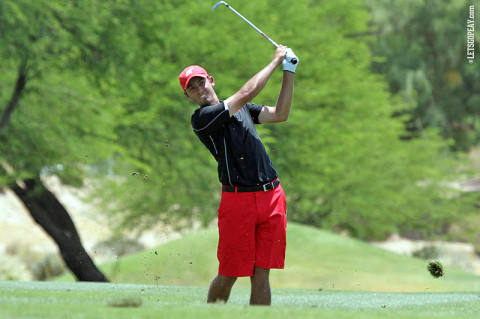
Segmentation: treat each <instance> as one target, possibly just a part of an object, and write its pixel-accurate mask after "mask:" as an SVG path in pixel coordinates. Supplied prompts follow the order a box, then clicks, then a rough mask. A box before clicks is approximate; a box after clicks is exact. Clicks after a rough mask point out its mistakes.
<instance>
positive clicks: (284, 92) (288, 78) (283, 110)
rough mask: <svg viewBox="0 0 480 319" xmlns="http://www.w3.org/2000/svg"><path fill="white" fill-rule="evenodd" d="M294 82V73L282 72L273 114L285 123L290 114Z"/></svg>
mask: <svg viewBox="0 0 480 319" xmlns="http://www.w3.org/2000/svg"><path fill="white" fill-rule="evenodd" d="M294 82H295V73H292V72H288V71H284V72H283V80H282V88H281V89H280V94H279V95H278V99H277V104H276V105H275V113H277V115H278V117H279V119H280V120H282V121H286V120H287V118H288V115H289V114H290V108H291V106H292V99H293V87H294Z"/></svg>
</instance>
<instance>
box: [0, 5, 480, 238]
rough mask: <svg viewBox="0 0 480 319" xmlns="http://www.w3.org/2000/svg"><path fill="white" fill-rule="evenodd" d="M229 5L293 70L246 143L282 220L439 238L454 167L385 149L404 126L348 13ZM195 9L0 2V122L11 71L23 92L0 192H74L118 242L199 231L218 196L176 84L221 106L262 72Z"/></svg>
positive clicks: (423, 149) (259, 45)
mask: <svg viewBox="0 0 480 319" xmlns="http://www.w3.org/2000/svg"><path fill="white" fill-rule="evenodd" d="M229 3H230V2H229ZM230 4H231V5H232V6H233V7H235V8H237V9H238V10H239V11H241V12H242V14H244V15H245V16H246V17H247V18H248V19H250V20H252V21H254V22H255V24H256V25H257V26H258V27H259V28H260V29H262V30H264V31H265V32H266V33H267V34H268V35H269V36H271V37H272V38H273V39H275V40H277V41H278V42H279V43H283V44H286V45H288V46H290V47H292V48H293V49H294V50H295V52H296V53H297V54H298V56H299V57H300V59H301V62H300V65H299V67H298V69H297V70H298V72H297V75H296V87H295V97H294V105H293V109H292V112H291V117H290V119H289V121H288V122H287V123H285V124H277V125H264V126H261V128H259V133H260V134H261V136H262V139H263V140H264V142H265V143H266V144H267V145H266V146H267V148H268V149H269V152H270V154H271V156H272V160H273V163H274V165H275V167H276V168H277V170H278V171H279V173H280V178H281V180H282V182H283V185H284V186H285V189H286V191H287V195H288V205H289V218H290V219H291V220H293V221H299V222H302V223H307V224H312V225H315V226H320V227H324V228H328V229H335V230H339V231H348V232H349V233H350V234H352V235H354V236H357V237H360V238H376V239H380V238H384V237H385V236H386V235H387V234H389V233H391V232H400V233H403V234H408V235H415V236H433V235H435V234H439V233H443V232H444V231H445V229H446V228H447V227H448V225H450V224H451V223H452V222H453V220H454V219H456V218H457V217H456V214H457V213H458V210H459V208H458V207H459V206H458V201H459V200H461V198H460V197H455V196H456V194H454V193H453V191H451V190H448V189H445V188H444V187H442V185H444V184H445V182H446V181H448V180H449V178H450V176H451V174H452V173H455V172H454V170H453V168H454V166H455V165H456V164H458V163H459V162H458V161H457V162H455V159H454V158H453V156H452V154H449V153H448V152H447V151H446V150H447V149H448V148H449V147H450V146H451V145H452V142H451V141H450V140H444V139H442V138H440V136H439V132H437V131H436V130H434V129H425V130H422V131H421V133H420V134H419V137H418V138H416V139H413V140H410V141H406V140H401V139H399V136H401V135H402V134H403V133H404V129H403V121H405V120H409V119H410V117H405V116H404V117H397V118H392V117H391V115H392V113H394V112H397V113H398V110H399V109H400V110H401V109H402V108H403V107H404V105H405V104H404V101H403V100H402V99H401V97H398V98H392V97H391V96H390V95H389V93H388V85H387V84H386V82H385V80H384V79H383V78H382V77H381V76H379V75H378V74H373V73H372V72H371V70H370V69H371V61H372V59H374V58H372V54H371V52H370V48H369V45H370V44H371V43H374V42H373V41H374V38H373V37H372V36H363V34H369V33H370V31H371V30H372V29H373V28H372V27H371V26H370V25H369V21H370V20H371V16H370V13H369V12H368V11H367V9H366V8H365V7H364V3H363V1H360V0H355V1H347V0H341V1H333V0H328V1H322V2H319V1H307V0H302V1H297V2H295V9H294V10H286V9H285V10H284V9H277V8H282V7H284V8H288V7H289V5H290V2H286V1H263V2H259V1H243V2H241V1H237V2H235V1H234V2H231V3H230ZM211 6H212V4H211V3H207V2H205V1H194V2H185V1H159V0H144V1H126V0H124V1H114V0H105V1H96V0H83V1H67V2H64V1H54V2H52V1H47V0H39V1H35V2H32V1H27V0H19V1H13V0H6V1H3V2H2V5H1V6H0V8H1V10H2V11H1V13H0V20H1V21H0V22H1V26H2V27H1V28H0V37H1V42H0V56H1V59H0V67H1V68H2V76H1V77H0V84H1V85H0V110H3V109H4V108H5V105H7V103H8V101H9V100H10V97H11V92H12V91H13V88H14V85H15V81H16V78H17V77H18V72H19V70H20V68H21V67H22V66H25V68H24V69H25V70H26V74H27V86H26V89H25V90H24V92H22V96H21V100H20V102H19V106H18V107H17V109H16V110H15V112H14V113H13V115H12V118H11V122H10V123H9V125H8V126H7V127H6V128H5V129H4V130H3V131H1V132H0V160H1V161H5V162H7V163H9V164H10V165H12V166H13V167H14V169H15V171H16V175H15V176H10V177H9V178H6V177H5V176H3V177H1V178H2V179H1V180H0V182H1V183H2V185H5V184H7V183H8V182H11V181H12V180H14V179H15V178H18V177H29V176H32V175H34V174H35V175H36V174H38V173H39V172H48V173H59V174H60V175H61V176H62V178H63V180H64V181H65V182H68V183H70V184H76V185H79V184H80V183H81V181H84V180H85V179H84V178H85V177H86V176H88V177H91V178H92V179H89V181H91V180H93V178H95V180H96V181H95V182H94V183H92V184H94V186H95V187H96V191H95V195H96V196H97V197H101V198H102V200H103V203H104V205H105V206H104V207H105V211H106V212H111V213H112V223H114V224H116V225H118V226H119V227H150V226H151V225H153V224H154V223H156V222H158V221H165V222H168V223H172V224H174V225H177V226H184V225H186V223H187V222H188V220H191V219H192V218H194V219H200V220H201V221H202V222H203V223H205V224H206V223H208V222H209V221H211V220H212V219H213V218H214V217H215V215H216V209H217V206H218V201H219V195H220V194H219V189H220V187H219V184H218V181H217V176H216V163H215V161H214V159H213V158H212V157H211V155H210V154H209V152H208V151H207V150H206V149H205V148H204V147H203V145H202V144H201V143H200V142H199V141H198V139H197V137H196V136H195V134H194V133H193V132H192V129H191V126H190V116H191V114H192V113H193V110H194V109H195V108H196V106H195V105H193V104H191V102H189V101H188V100H187V99H185V97H184V96H183V92H182V91H181V88H180V86H179V84H178V74H179V72H180V71H181V70H182V69H183V68H184V67H185V66H187V65H190V64H201V65H203V66H204V67H205V68H206V69H207V70H208V71H209V73H210V74H211V75H213V76H214V77H215V89H216V90H217V93H218V95H219V97H220V98H221V99H223V98H226V97H228V96H230V95H231V94H233V93H234V92H236V91H237V90H238V89H239V88H240V87H241V86H242V85H243V83H245V82H246V81H247V80H248V79H249V78H250V77H251V76H253V75H254V74H255V73H256V72H257V71H258V70H260V69H261V68H262V67H263V66H264V65H266V64H267V63H268V62H269V61H270V59H271V58H272V57H273V47H272V46H271V45H270V44H268V43H267V42H266V41H265V39H263V38H262V37H261V36H260V35H258V34H257V33H256V32H255V31H254V30H251V28H250V27H249V26H248V25H246V24H245V23H244V22H243V21H242V20H241V19H239V18H238V17H237V16H235V15H234V14H233V13H232V12H231V11H230V10H228V9H227V8H225V7H223V6H222V7H219V8H217V9H216V10H215V11H213V12H212V11H211V10H210V9H211ZM305 21H308V22H309V23H308V25H306V24H305ZM398 41H400V40H398ZM399 47H400V49H403V47H402V46H399ZM392 48H394V46H392ZM422 49H423V47H422V46H418V45H417V46H416V50H420V51H421V50H422ZM396 54H399V55H400V53H396ZM376 61H378V59H376ZM468 72H470V73H469V74H471V75H472V77H473V78H474V77H475V76H476V75H475V74H476V73H475V72H474V71H472V70H470V69H469V71H468ZM387 78H388V75H387ZM280 79H281V72H280V71H278V72H276V73H275V74H274V75H273V76H272V78H271V80H270V83H269V84H268V85H267V87H266V88H265V89H264V90H263V91H262V92H261V94H260V95H259V96H258V97H257V99H256V100H255V101H254V102H257V103H259V104H266V105H274V104H275V101H276V98H277V96H278V91H279V87H280ZM469 83H474V82H469ZM462 94H463V93H462ZM408 102H409V104H408V105H409V106H410V107H411V106H412V105H415V101H414V100H409V101H408ZM407 116H408V115H407ZM58 164H61V166H59V165H58ZM59 168H61V170H60V171H58V169H59ZM87 173H89V174H90V175H87ZM134 173H135V174H134ZM3 175H5V174H3ZM97 181H98V182H97ZM446 195H448V196H446Z"/></svg>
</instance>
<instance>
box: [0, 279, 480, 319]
mask: <svg viewBox="0 0 480 319" xmlns="http://www.w3.org/2000/svg"><path fill="white" fill-rule="evenodd" d="M206 292H207V288H206V287H202V288H198V287H165V286H152V285H132V284H112V283H109V284H101V283H73V282H0V318H2V319H10V318H12V319H13V318H15V319H20V318H32V319H34V318H49V319H50V318H69V319H70V318H71V319H77V318H95V319H100V318H105V319H109V318H112V319H113V318H115V319H118V318H129V319H130V318H131V319H135V318H142V319H148V318H198V319H203V318H205V319H207V318H208V319H210V318H231V319H235V318H253V319H255V318H261V319H270V318H271V319H278V318H289V319H290V318H302V319H308V318H316V319H322V318H336V319H342V318H355V319H367V318H368V319H375V318H392V319H410V318H476V317H477V318H478V314H479V313H480V293H473V292H472V293H373V292H340V291H325V290H322V291H319V290H305V289H274V290H273V305H272V306H271V307H248V306H247V301H248V295H249V289H247V288H234V290H233V291H232V298H231V300H230V301H229V303H228V304H227V305H218V304H217V305H209V304H206V303H205V296H206ZM122 305H123V306H122Z"/></svg>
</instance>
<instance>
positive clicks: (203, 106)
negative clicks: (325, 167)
mask: <svg viewBox="0 0 480 319" xmlns="http://www.w3.org/2000/svg"><path fill="white" fill-rule="evenodd" d="M292 58H296V56H295V54H294V53H293V51H292V50H291V49H289V48H287V47H286V46H282V45H280V46H278V48H277V49H276V51H275V55H274V58H273V59H272V61H271V62H270V63H269V64H268V65H267V66H265V67H264V68H263V69H262V70H261V71H260V72H258V73H257V74H256V75H255V76H253V77H252V78H251V79H250V80H249V81H247V83H245V84H244V85H243V87H242V88H241V89H240V90H239V91H238V92H237V93H235V94H234V95H232V96H231V97H229V98H227V99H226V100H223V101H220V100H219V99H218V97H217V94H216V93H215V90H214V86H215V82H214V79H213V77H212V76H210V75H208V73H207V71H205V69H203V68H202V67H200V66H198V65H192V66H189V67H187V68H185V69H184V70H183V71H182V73H180V76H179V79H180V85H181V86H182V89H183V90H184V93H185V96H186V97H187V98H188V99H189V100H191V101H192V102H194V103H195V104H197V105H198V106H200V107H199V108H198V109H196V110H195V112H194V113H193V115H192V127H193V131H194V132H195V133H196V134H197V136H198V138H199V139H200V141H201V142H202V143H203V144H204V145H205V146H206V147H207V149H208V150H209V151H210V153H211V154H212V155H213V157H215V159H216V160H217V162H218V177H219V180H220V182H221V183H222V185H223V186H222V196H221V201H220V207H219V209H218V228H219V234H220V236H219V243H218V250H217V257H218V260H219V270H218V275H217V276H216V277H215V278H214V279H213V281H212V283H211V285H210V289H209V292H208V299H207V302H209V303H212V302H217V301H223V302H227V301H228V298H229V296H230V291H231V289H232V287H233V284H234V283H235V281H236V280H237V278H238V277H250V281H251V287H252V290H251V297H250V304H251V305H270V304H271V292H270V282H269V274H270V269H272V268H277V269H283V268H284V263H285V248H286V226H287V217H286V210H287V207H286V201H285V194H284V192H283V189H282V186H281V185H280V181H279V179H278V176H277V172H276V170H275V168H274V167H273V165H272V163H271V161H270V157H269V156H268V154H267V152H266V150H265V147H264V146H263V144H262V142H261V141H260V138H259V137H258V135H257V132H256V130H255V126H254V124H260V123H275V122H283V121H286V120H287V118H288V114H289V113H290V107H291V104H292V96H293V86H294V75H295V69H296V66H297V65H298V64H297V63H295V64H292V63H291V62H290V61H291V59H292ZM297 60H298V58H297ZM282 64H283V82H282V87H281V89H280V94H279V96H278V100H277V103H276V105H275V107H270V106H263V105H257V104H254V103H251V101H252V100H253V99H254V98H255V97H256V96H257V94H258V93H260V91H261V90H262V89H263V88H264V87H265V85H266V84H267V81H268V79H269V78H270V76H271V75H272V74H273V72H274V71H275V69H276V68H277V67H278V66H280V65H282Z"/></svg>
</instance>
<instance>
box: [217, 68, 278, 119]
mask: <svg viewBox="0 0 480 319" xmlns="http://www.w3.org/2000/svg"><path fill="white" fill-rule="evenodd" d="M278 65H279V64H278V62H276V61H275V60H272V61H271V62H270V63H269V64H268V65H267V66H265V67H264V68H263V69H262V70H261V71H260V72H258V73H257V74H255V75H254V76H253V77H252V78H251V79H250V80H248V81H247V83H245V84H244V85H243V86H242V88H241V89H240V90H239V91H238V92H237V93H235V94H234V95H233V96H231V97H230V98H228V99H227V100H226V102H227V105H228V108H229V111H230V116H232V115H233V114H235V112H237V111H238V110H239V109H241V108H242V107H243V105H245V104H246V103H248V102H250V101H252V100H253V99H254V98H255V97H256V96H257V95H258V93H260V91H262V90H263V88H264V87H265V85H266V84H267V82H268V80H269V79H270V77H271V76H272V74H273V72H274V71H275V69H276V68H277V67H278Z"/></svg>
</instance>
